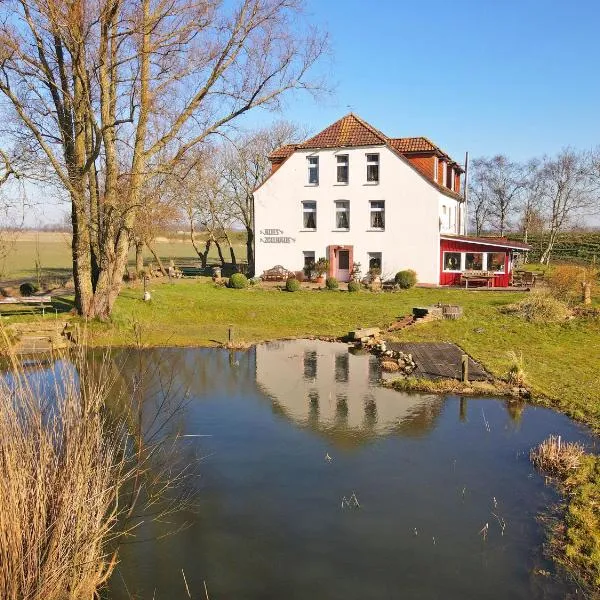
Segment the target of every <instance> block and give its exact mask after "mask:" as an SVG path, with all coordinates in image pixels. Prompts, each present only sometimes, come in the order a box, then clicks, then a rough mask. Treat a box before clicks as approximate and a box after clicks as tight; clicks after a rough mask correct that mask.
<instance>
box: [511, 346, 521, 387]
mask: <svg viewBox="0 0 600 600" xmlns="http://www.w3.org/2000/svg"><path fill="white" fill-rule="evenodd" d="M508 359H509V361H510V367H509V368H508V382H509V383H511V384H512V385H518V386H522V385H525V370H524V369H523V353H521V354H517V353H516V352H514V351H510V352H509V353H508Z"/></svg>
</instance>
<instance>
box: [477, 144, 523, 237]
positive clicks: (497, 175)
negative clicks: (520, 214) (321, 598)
mask: <svg viewBox="0 0 600 600" xmlns="http://www.w3.org/2000/svg"><path fill="white" fill-rule="evenodd" d="M472 168H473V174H472V181H473V182H474V184H475V185H474V186H473V187H474V188H475V189H476V190H477V189H478V190H479V193H476V194H475V195H476V197H477V196H478V197H479V200H480V201H481V203H482V207H481V208H482V210H481V212H482V213H483V212H484V211H483V207H484V206H485V207H486V211H485V212H486V213H487V216H489V218H490V220H491V225H492V227H493V228H494V229H495V230H496V231H497V232H498V233H499V234H500V235H501V236H502V235H504V234H505V233H506V230H507V229H508V226H509V218H510V215H511V210H512V209H513V207H514V205H515V204H516V203H517V201H518V199H519V197H520V195H522V193H523V192H524V190H525V189H526V187H527V171H526V169H525V168H524V167H523V165H522V164H520V163H518V162H514V161H511V160H509V159H508V158H507V157H506V156H503V155H497V156H494V157H492V158H478V159H475V160H474V161H473V167H472ZM483 199H485V202H482V201H483ZM475 208H477V202H476V203H475ZM481 216H483V215H481Z"/></svg>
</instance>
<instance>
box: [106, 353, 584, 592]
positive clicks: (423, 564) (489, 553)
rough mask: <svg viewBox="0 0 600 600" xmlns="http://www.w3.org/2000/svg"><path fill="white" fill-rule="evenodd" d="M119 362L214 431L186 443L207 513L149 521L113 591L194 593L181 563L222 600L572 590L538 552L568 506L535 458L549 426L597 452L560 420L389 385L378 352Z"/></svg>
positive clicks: (198, 426)
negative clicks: (548, 526)
mask: <svg viewBox="0 0 600 600" xmlns="http://www.w3.org/2000/svg"><path fill="white" fill-rule="evenodd" d="M115 360H116V361H117V362H118V363H119V364H120V366H121V367H125V372H132V371H133V370H134V365H135V364H140V363H144V364H146V365H151V366H152V370H153V372H154V373H155V374H156V376H157V379H158V374H160V373H162V375H161V380H162V381H163V384H162V385H163V389H164V381H165V380H167V379H168V380H169V381H170V389H171V390H178V391H179V392H181V391H183V390H185V391H186V392H187V397H188V403H187V404H186V407H185V412H184V413H183V414H182V415H181V418H180V419H179V421H178V422H179V425H180V426H182V427H183V433H185V434H188V435H202V436H205V437H190V438H186V441H185V444H186V450H185V451H186V452H188V453H190V455H192V454H193V455H194V456H196V457H198V458H200V459H201V462H200V467H199V474H200V475H199V477H198V480H197V482H196V483H195V487H194V499H195V509H194V510H193V511H188V512H186V513H184V514H178V515H175V516H173V517H172V518H171V520H170V522H169V523H168V524H157V523H153V522H151V521H148V522H147V523H146V524H145V525H143V526H142V527H141V529H140V531H139V532H138V533H139V537H140V538H146V539H148V540H150V541H146V542H141V543H132V544H127V545H125V546H124V548H123V551H122V553H121V563H120V565H119V567H118V570H117V572H116V573H115V575H114V576H113V579H112V583H111V589H110V591H109V597H110V598H111V599H114V600H125V599H126V598H130V597H134V598H147V599H150V598H156V599H157V600H158V599H178V598H181V599H184V598H187V592H186V588H185V584H184V580H183V577H182V569H183V571H184V572H185V577H186V579H187V584H188V586H189V590H190V592H191V594H192V597H193V598H204V597H205V593H204V582H206V586H207V590H208V593H209V596H210V599H211V600H219V599H230V600H233V599H248V600H259V599H261V600H266V599H273V600H275V599H277V600H280V599H296V598H297V599H303V600H304V599H308V598H311V599H320V598H322V599H340V600H354V599H356V600H358V599H360V600H364V599H366V598H369V599H383V598H394V599H396V598H407V599H428V600H429V599H434V598H443V599H447V600H453V599H457V600H458V599H461V600H462V599H466V598H489V599H496V598H497V599H507V598H512V599H518V598H523V599H525V598H528V599H529V598H534V599H537V598H557V599H558V598H566V597H571V596H572V595H573V597H578V596H575V595H574V594H575V593H576V590H575V588H574V587H573V586H572V585H571V584H569V583H568V582H567V581H566V580H565V579H564V578H563V577H562V576H561V575H559V574H556V573H555V571H554V569H553V567H552V565H551V564H549V563H548V562H547V561H546V560H545V559H544V558H543V554H542V544H543V541H544V531H543V526H542V525H541V524H540V523H539V522H538V520H537V519H536V517H537V516H538V515H539V514H540V513H541V512H543V511H544V509H545V508H546V507H547V506H549V505H550V504H552V503H553V502H555V501H556V500H557V497H556V495H555V493H554V491H553V489H552V488H551V487H548V486H546V485H545V482H544V478H543V477H542V476H540V475H539V474H538V473H536V472H535V471H534V470H533V469H532V467H531V464H530V462H529V460H528V452H529V450H530V448H531V447H533V446H534V445H536V444H537V443H539V442H540V441H542V440H543V439H544V438H545V437H547V436H548V435H549V434H551V433H560V434H561V435H562V436H563V439H565V440H581V441H583V442H585V443H586V444H588V445H589V446H592V438H591V437H590V436H589V435H588V433H587V432H586V431H585V429H583V428H582V427H580V426H578V425H577V424H575V423H574V422H572V421H570V420H569V419H567V418H566V417H564V416H562V415H560V414H558V413H555V412H552V411H550V410H546V409H543V408H534V407H531V406H514V405H511V404H510V403H507V402H505V401H501V400H493V399H468V400H466V399H460V398H458V397H455V396H448V397H445V398H440V397H436V396H426V395H405V394H400V393H398V392H394V391H392V390H388V389H384V388H381V387H378V386H377V385H376V382H377V381H378V379H379V377H380V373H379V371H378V365H377V362H376V361H375V359H374V358H373V357H371V356H368V355H362V356H354V355H352V354H349V353H348V351H347V348H346V346H344V345H341V344H328V343H324V342H315V341H290V342H277V343H271V344H265V345H261V346H258V347H256V348H253V349H252V350H250V351H247V352H229V351H225V350H215V349H153V350H146V351H142V352H141V353H135V352H128V353H124V354H122V355H120V356H117V357H115ZM167 375H168V376H167ZM156 386H157V387H158V386H159V383H158V382H157V383H156ZM353 494H354V496H353ZM344 499H346V500H347V501H348V502H345V501H344ZM183 523H187V524H189V526H188V527H187V528H186V529H184V530H183V531H180V532H179V533H176V534H175V535H172V536H167V537H162V538H161V539H157V538H160V537H161V536H163V535H164V534H165V533H167V532H169V531H173V530H174V529H176V528H177V527H178V526H179V525H181V524H183ZM486 524H487V530H486V529H485V528H486ZM482 530H484V531H487V533H486V535H485V536H484V534H483V533H482ZM540 571H542V572H546V574H539V572H540ZM579 597H580V596H579Z"/></svg>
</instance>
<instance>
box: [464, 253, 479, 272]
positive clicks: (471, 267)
mask: <svg viewBox="0 0 600 600" xmlns="http://www.w3.org/2000/svg"><path fill="white" fill-rule="evenodd" d="M465 270H466V271H482V270H483V252H465Z"/></svg>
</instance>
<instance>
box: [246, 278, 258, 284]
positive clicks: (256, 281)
mask: <svg viewBox="0 0 600 600" xmlns="http://www.w3.org/2000/svg"><path fill="white" fill-rule="evenodd" d="M258 283H260V277H251V278H250V279H248V284H249V285H257V284H258Z"/></svg>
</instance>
